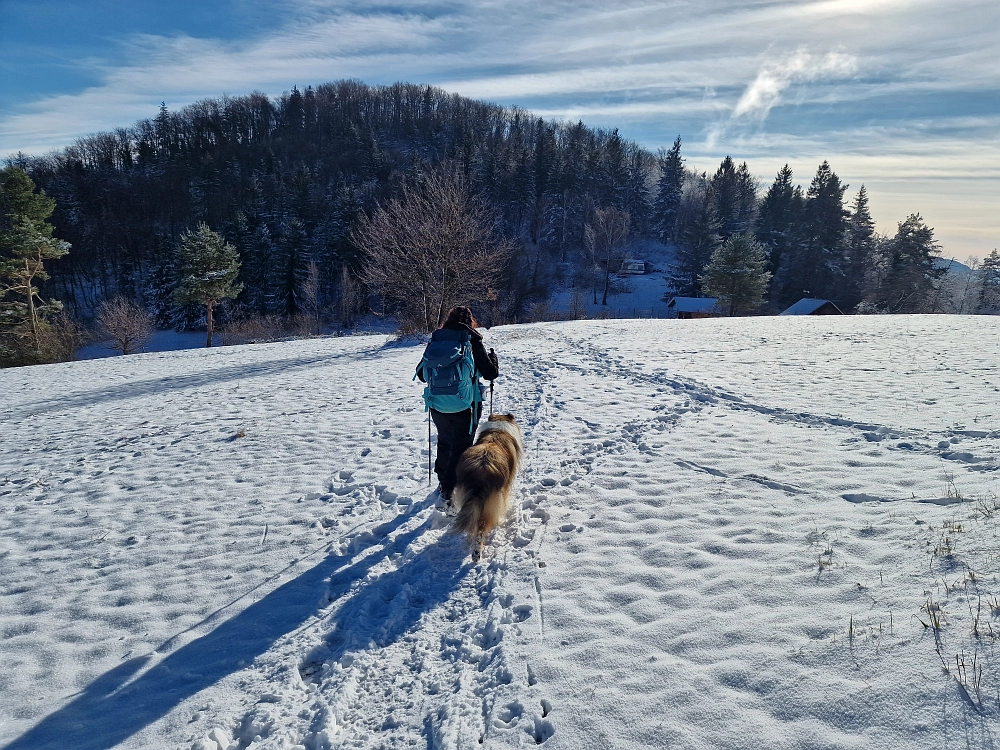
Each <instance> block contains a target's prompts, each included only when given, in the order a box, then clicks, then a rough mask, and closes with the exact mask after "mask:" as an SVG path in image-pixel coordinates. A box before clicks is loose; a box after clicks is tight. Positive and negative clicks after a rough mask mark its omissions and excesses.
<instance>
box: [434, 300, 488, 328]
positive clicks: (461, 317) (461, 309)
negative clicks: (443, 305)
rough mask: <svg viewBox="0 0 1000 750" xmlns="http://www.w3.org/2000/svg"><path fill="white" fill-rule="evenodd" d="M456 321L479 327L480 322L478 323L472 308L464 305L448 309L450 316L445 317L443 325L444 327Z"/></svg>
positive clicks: (470, 326) (471, 326)
mask: <svg viewBox="0 0 1000 750" xmlns="http://www.w3.org/2000/svg"><path fill="white" fill-rule="evenodd" d="M455 323H465V325H467V326H469V328H479V324H478V323H476V319H475V318H474V317H473V316H472V310H470V309H469V308H467V307H465V306H463V305H459V306H458V307H453V308H451V310H449V311H448V317H447V318H445V319H444V323H442V324H441V327H442V328H444V327H445V326H448V325H453V324H455Z"/></svg>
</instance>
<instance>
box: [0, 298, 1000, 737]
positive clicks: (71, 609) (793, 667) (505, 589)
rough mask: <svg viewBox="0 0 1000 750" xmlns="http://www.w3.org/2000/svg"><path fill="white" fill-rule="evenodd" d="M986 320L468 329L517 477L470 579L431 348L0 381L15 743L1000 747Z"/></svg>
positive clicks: (5, 636)
mask: <svg viewBox="0 0 1000 750" xmlns="http://www.w3.org/2000/svg"><path fill="white" fill-rule="evenodd" d="M998 334H1000V320H998V319H997V318H984V317H957V316H947V317H935V316H912V317H902V316H901V317H823V318H804V319H787V318H754V319H737V320H696V321H663V320H652V321H650V320H643V321H605V322H577V323H553V324H539V325H534V326H511V327H504V328H495V329H493V330H490V331H487V332H486V334H485V335H486V338H487V342H488V344H489V345H491V346H494V347H496V349H497V351H498V353H499V354H500V358H501V368H502V371H503V373H504V375H503V377H502V378H501V379H500V380H498V381H497V409H498V411H511V412H513V413H514V414H516V415H517V417H518V419H519V420H520V421H521V423H522V425H523V427H524V431H525V434H526V444H527V448H528V458H527V466H526V468H525V471H524V473H523V475H522V477H521V479H520V480H519V482H518V484H517V486H516V489H515V498H514V505H515V512H514V513H513V514H512V516H511V518H510V520H509V523H508V525H507V526H505V527H504V528H502V529H501V530H500V531H499V533H498V534H497V535H496V538H495V539H494V540H493V544H492V545H491V547H490V548H489V550H488V552H487V555H486V557H485V559H484V560H483V561H482V562H481V563H480V564H478V565H472V564H471V561H470V558H469V555H468V550H467V549H466V548H465V546H464V544H463V542H462V541H461V540H459V539H457V538H455V537H454V536H452V535H449V534H448V533H447V523H448V519H447V518H446V517H445V516H443V514H441V513H440V512H439V511H437V510H435V509H434V507H433V497H431V493H430V489H429V488H428V486H427V479H426V462H427V453H426V449H427V446H426V440H427V432H426V422H425V416H424V414H423V412H422V411H421V404H420V388H419V385H418V384H417V383H413V382H411V377H412V373H413V368H414V366H415V364H416V361H417V359H418V358H419V355H420V351H421V344H420V343H419V342H416V341H403V342H396V341H393V340H391V339H388V338H386V337H355V338H345V339H323V340H313V341H302V342H290V343H281V344H269V345H259V346H245V347H232V348H223V349H213V350H207V351H205V350H202V351H183V352H172V353H155V354H145V355H136V356H131V357H119V358H114V359H106V360H99V361H86V362H77V363H71V364H64V365H53V366H45V367H36V368H23V369H17V370H6V371H3V372H0V392H2V393H3V401H2V402H0V423H2V431H0V747H3V748H6V749H7V750H15V749H16V750H27V749H28V748H31V749H32V750H38V749H39V748H74V749H79V748H111V747H128V748H161V747H162V748H195V749H202V750H204V749H206V748H210V749H211V750H216V748H248V747H252V748H254V749H255V750H258V749H263V748H371V749H373V750H374V749H375V748H404V747H406V748H408V747H419V748H471V747H487V748H503V747H533V746H536V745H537V744H541V745H543V746H544V747H549V748H573V749H576V748H648V747H664V748H665V747H677V748H704V749H705V750H708V749H709V748H761V747H764V748H821V747H822V748H856V747H858V748H860V747H880V748H937V749H940V748H959V747H961V748H968V747H975V748H980V747H995V746H996V745H997V744H998V734H1000V660H998V654H997V653H996V650H995V644H996V639H997V637H1000V582H998V575H1000V543H998V540H997V529H998V526H1000V498H998V494H1000V487H998V481H997V478H998V469H1000V372H998V371H997V362H998V358H1000V338H998Z"/></svg>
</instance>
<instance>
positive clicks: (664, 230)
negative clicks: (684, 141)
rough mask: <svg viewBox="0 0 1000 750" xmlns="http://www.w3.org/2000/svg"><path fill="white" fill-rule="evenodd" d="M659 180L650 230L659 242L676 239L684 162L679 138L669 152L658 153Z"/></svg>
mask: <svg viewBox="0 0 1000 750" xmlns="http://www.w3.org/2000/svg"><path fill="white" fill-rule="evenodd" d="M659 167H660V179H659V181H658V182H657V185H656V198H655V199H654V200H653V216H652V222H651V223H652V229H653V232H654V233H655V234H656V237H657V239H659V240H660V242H672V241H673V240H675V239H677V217H678V213H679V212H680V207H681V195H682V192H683V188H684V160H683V159H682V158H681V137H680V136H677V138H676V139H674V145H673V146H671V147H670V150H669V151H665V152H661V153H660V160H659Z"/></svg>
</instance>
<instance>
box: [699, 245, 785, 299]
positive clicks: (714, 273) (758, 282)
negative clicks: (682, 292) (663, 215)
mask: <svg viewBox="0 0 1000 750" xmlns="http://www.w3.org/2000/svg"><path fill="white" fill-rule="evenodd" d="M766 265H767V252H766V251H765V250H764V247H763V246H762V245H761V244H760V243H759V242H757V241H756V240H755V239H753V238H752V237H750V236H749V235H745V234H737V235H733V236H732V237H730V238H729V239H728V240H726V241H725V242H724V243H722V245H721V246H720V247H719V249H717V250H716V251H715V252H714V253H712V260H711V261H710V262H709V264H708V266H707V267H706V268H705V273H704V275H702V277H701V283H702V287H703V288H704V290H705V293H706V294H707V295H709V296H711V297H718V299H719V303H720V305H721V306H723V307H725V308H726V309H727V310H728V311H729V315H730V317H732V316H734V315H738V314H740V313H745V312H750V311H751V310H756V309H757V308H758V307H760V305H761V303H762V302H763V301H764V295H765V293H766V292H767V283H768V281H770V279H771V274H770V273H768V271H767V268H766Z"/></svg>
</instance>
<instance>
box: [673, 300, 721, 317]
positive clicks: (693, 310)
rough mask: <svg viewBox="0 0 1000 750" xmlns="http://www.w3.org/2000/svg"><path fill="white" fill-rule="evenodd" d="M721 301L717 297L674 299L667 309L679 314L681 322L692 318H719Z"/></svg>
mask: <svg viewBox="0 0 1000 750" xmlns="http://www.w3.org/2000/svg"><path fill="white" fill-rule="evenodd" d="M718 304H719V300H717V299H716V298H715V297H673V298H672V299H671V300H670V301H669V302H668V303H667V309H668V310H671V311H673V312H674V313H676V314H677V317H678V318H679V319H680V320H690V319H691V318H717V317H719V307H718Z"/></svg>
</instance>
